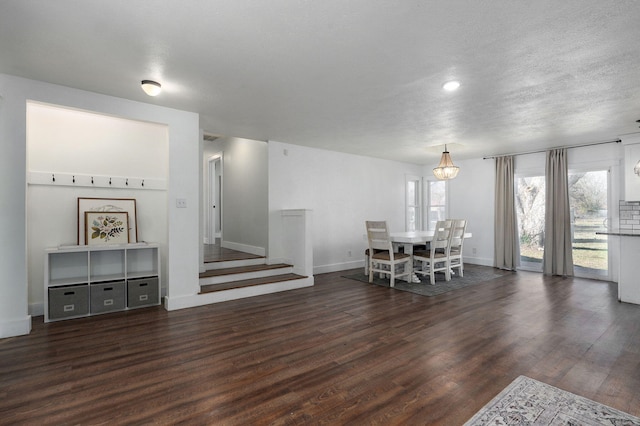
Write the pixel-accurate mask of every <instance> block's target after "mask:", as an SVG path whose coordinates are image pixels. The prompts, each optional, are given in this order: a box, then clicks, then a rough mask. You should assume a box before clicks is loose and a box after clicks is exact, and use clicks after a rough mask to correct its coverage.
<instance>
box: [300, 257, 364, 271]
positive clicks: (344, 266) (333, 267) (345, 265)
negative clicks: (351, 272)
mask: <svg viewBox="0 0 640 426" xmlns="http://www.w3.org/2000/svg"><path fill="white" fill-rule="evenodd" d="M356 268H364V260H354V261H351V262H342V263H333V264H330V265H321V266H314V267H313V274H314V275H316V274H326V273H328V272H338V271H346V270H348V269H356Z"/></svg>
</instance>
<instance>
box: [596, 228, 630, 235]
mask: <svg viewBox="0 0 640 426" xmlns="http://www.w3.org/2000/svg"><path fill="white" fill-rule="evenodd" d="M596 235H616V236H619V237H640V230H637V229H609V230H607V231H596Z"/></svg>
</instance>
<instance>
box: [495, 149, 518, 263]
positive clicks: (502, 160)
mask: <svg viewBox="0 0 640 426" xmlns="http://www.w3.org/2000/svg"><path fill="white" fill-rule="evenodd" d="M495 189H496V198H495V219H494V229H495V231H494V247H495V248H494V259H495V260H494V262H495V266H496V268H500V269H508V270H516V268H517V267H518V266H519V265H520V243H519V241H518V218H517V216H516V202H515V172H514V166H513V156H504V157H497V158H496V187H495Z"/></svg>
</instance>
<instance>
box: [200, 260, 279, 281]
mask: <svg viewBox="0 0 640 426" xmlns="http://www.w3.org/2000/svg"><path fill="white" fill-rule="evenodd" d="M283 268H291V265H287V264H284V263H276V264H273V265H267V264H264V263H263V264H261V265H248V266H238V267H234V268H221V269H210V270H208V271H205V272H201V273H200V278H208V277H219V276H222V275H233V274H244V273H250V272H257V271H269V270H273V269H283Z"/></svg>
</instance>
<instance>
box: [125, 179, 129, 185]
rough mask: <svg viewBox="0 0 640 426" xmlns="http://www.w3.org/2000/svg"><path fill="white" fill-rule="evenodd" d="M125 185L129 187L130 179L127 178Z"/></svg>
mask: <svg viewBox="0 0 640 426" xmlns="http://www.w3.org/2000/svg"><path fill="white" fill-rule="evenodd" d="M124 184H125V185H127V186H129V178H127V179H126V180H125V181H124Z"/></svg>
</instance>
